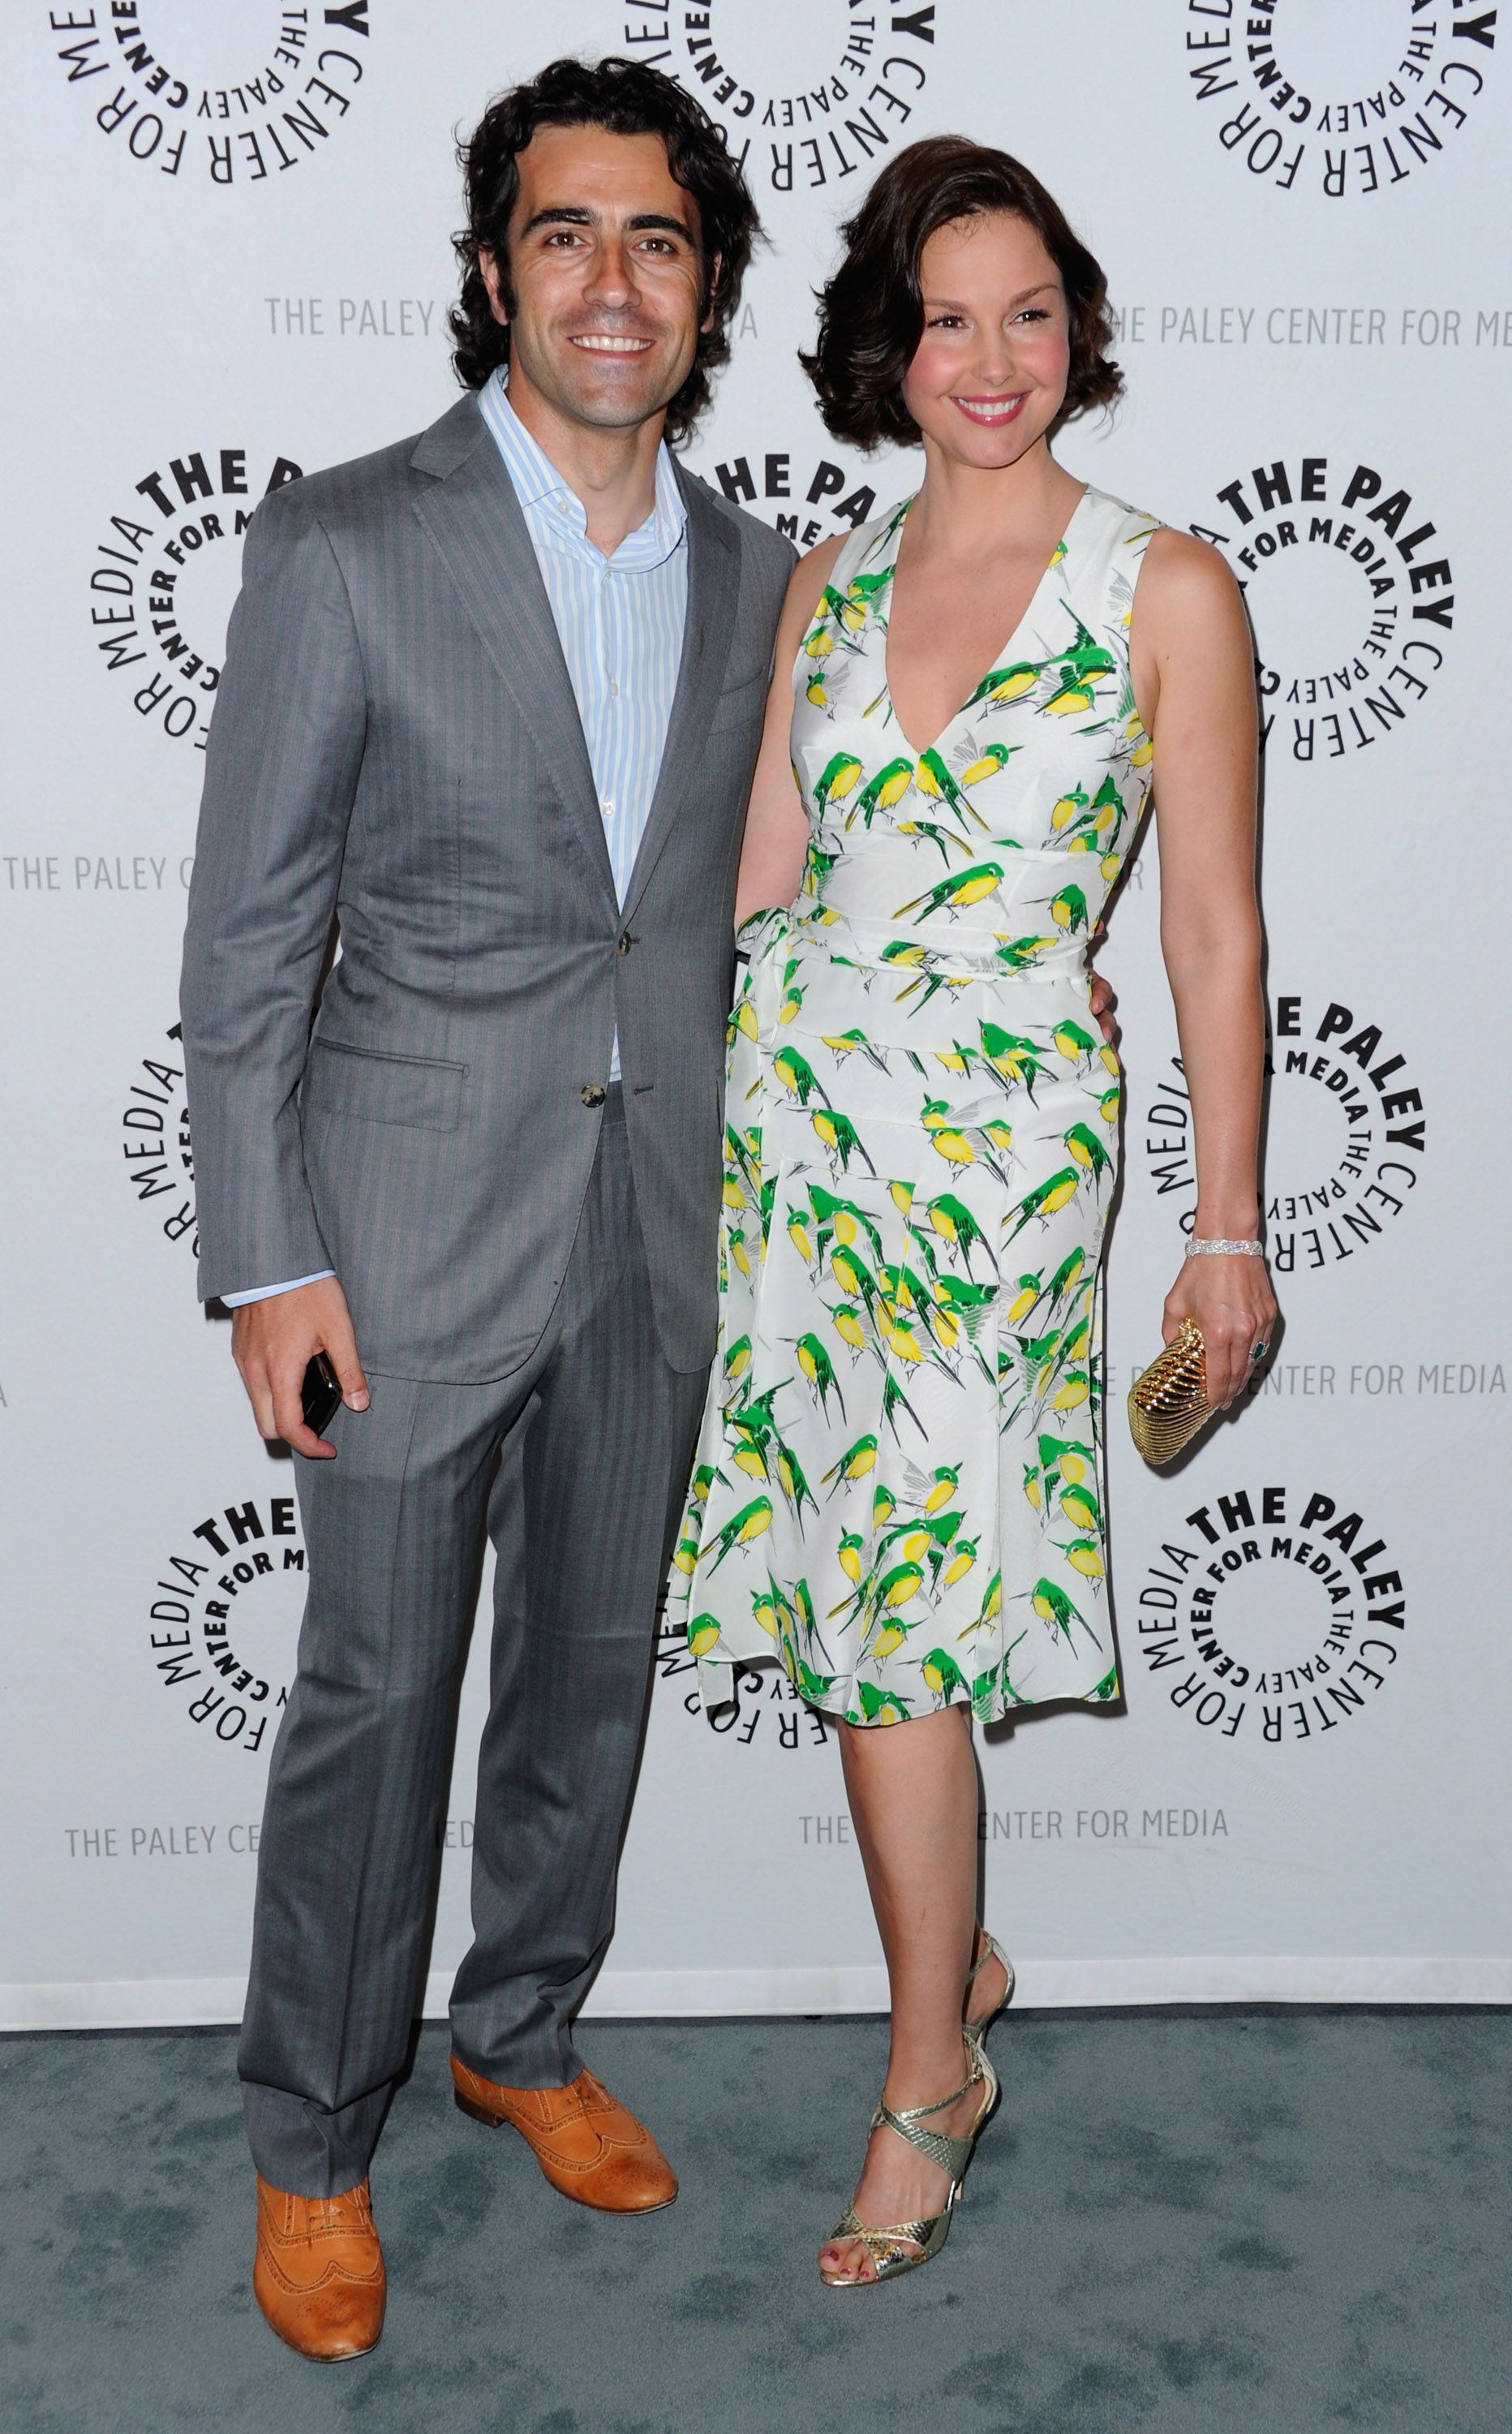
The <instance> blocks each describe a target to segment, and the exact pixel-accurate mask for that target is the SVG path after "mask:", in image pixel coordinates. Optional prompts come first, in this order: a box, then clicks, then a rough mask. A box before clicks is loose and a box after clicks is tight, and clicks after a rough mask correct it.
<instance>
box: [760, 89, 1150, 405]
mask: <svg viewBox="0 0 1512 2434" xmlns="http://www.w3.org/2000/svg"><path fill="white" fill-rule="evenodd" d="M989 212H1013V213H1016V214H1017V215H1018V217H1019V218H1020V219H1025V220H1028V223H1029V226H1030V227H1031V228H1032V229H1035V230H1036V231H1038V233H1039V236H1040V238H1041V240H1042V242H1043V244H1044V246H1045V251H1046V253H1048V254H1049V256H1050V258H1051V260H1052V261H1053V262H1054V264H1055V266H1056V268H1057V269H1058V270H1059V272H1060V274H1061V278H1062V284H1063V285H1064V288H1065V299H1066V303H1067V306H1068V307H1069V311H1070V319H1071V377H1070V379H1069V381H1068V382H1067V385H1066V393H1065V403H1064V405H1063V406H1062V409H1061V412H1060V414H1059V416H1058V417H1057V420H1056V427H1057V429H1059V428H1060V426H1061V424H1062V423H1063V422H1065V421H1068V420H1070V418H1071V416H1073V415H1075V414H1084V413H1086V411H1087V410H1088V408H1089V407H1091V406H1095V405H1110V404H1111V403H1113V399H1114V398H1115V397H1117V396H1118V394H1119V392H1120V391H1121V389H1122V388H1123V386H1124V376H1123V374H1122V372H1121V371H1120V370H1119V369H1118V367H1117V365H1116V364H1115V363H1114V362H1113V359H1112V357H1111V356H1110V355H1109V352H1108V350H1109V348H1110V346H1111V345H1112V344H1113V317H1112V315H1111V314H1110V313H1109V310H1108V283H1107V281H1106V279H1105V278H1104V277H1103V274H1102V269H1101V266H1099V264H1098V263H1097V262H1096V261H1095V260H1094V258H1093V256H1092V255H1091V254H1090V253H1089V252H1088V251H1087V249H1086V247H1085V246H1084V245H1082V244H1081V243H1080V241H1079V238H1078V237H1077V236H1076V235H1075V234H1074V233H1073V231H1072V230H1071V228H1070V226H1069V224H1068V222H1067V220H1066V217H1065V214H1064V213H1063V212H1062V209H1061V206H1060V204H1059V203H1058V202H1057V201H1056V200H1055V198H1054V197H1053V196H1052V195H1048V194H1046V192H1045V188H1044V187H1043V186H1042V185H1041V183H1040V181H1039V180H1038V178H1036V177H1035V176H1034V175H1033V173H1032V172H1031V171H1030V170H1028V169H1026V168H1025V166H1024V163H1022V161H1014V160H1012V159H1011V157H1010V156H1009V154H1008V153H1006V152H995V151H994V150H993V149H992V148H991V146H988V145H985V144H974V143H973V142H972V141H971V139H970V137H969V136H965V135H930V136H926V138H925V140H924V141H923V142H922V143H919V144H910V145H909V146H907V148H906V149H905V150H904V151H902V152H900V153H899V154H898V155H897V158H896V159H895V160H893V161H890V162H889V163H888V165H887V167H886V168H885V169H884V170H882V172H881V173H880V175H879V176H878V177H877V179H876V180H875V183H874V184H873V186H872V187H871V189H870V190H869V192H868V194H867V197H866V199H865V201H864V202H863V203H862V205H861V208H860V210H859V211H858V213H857V214H856V216H855V218H854V219H852V220H847V221H846V222H845V225H844V226H843V228H842V229H841V236H842V237H843V238H844V240H845V255H844V259H843V260H842V262H841V266H840V268H839V269H838V270H837V271H836V272H835V275H834V277H833V278H832V279H831V280H830V281H829V283H828V284H827V286H824V287H823V288H821V289H820V290H819V291H818V292H819V336H818V340H817V342H816V344H815V347H814V351H813V353H812V354H811V355H800V356H799V358H798V360H799V362H800V363H801V364H802V365H803V368H804V369H805V371H806V372H807V374H808V377H809V379H810V380H811V381H812V382H813V385H814V386H815V388H816V389H817V390H818V392H819V408H820V412H821V413H822V414H823V416H824V421H825V424H826V425H827V427H828V429H829V430H830V431H832V432H833V433H834V435H835V437H836V438H837V439H848V440H851V441H853V442H854V443H855V444H856V445H857V446H858V447H860V448H875V447H876V446H877V445H878V443H879V442H880V441H882V440H884V439H897V440H902V441H905V442H908V441H910V440H916V439H917V438H918V437H919V426H918V424H917V423H916V422H915V421H914V419H913V417H912V415H911V414H910V413H909V409H908V407H907V406H906V405H905V404H904V402H903V375H904V373H905V372H906V371H907V369H908V368H909V363H910V362H911V361H912V358H913V353H914V350H915V348H916V347H917V346H918V343H919V340H920V337H921V335H922V334H923V331H924V305H923V302H922V300H921V297H920V289H919V260H920V256H921V255H922V254H923V252H924V249H925V246H926V243H927V241H928V239H929V238H930V237H931V236H933V234H934V232H935V231H936V229H942V228H947V227H948V226H949V225H950V224H951V222H952V221H955V220H962V219H968V218H974V217H976V216H977V215H979V214H985V213H989Z"/></svg>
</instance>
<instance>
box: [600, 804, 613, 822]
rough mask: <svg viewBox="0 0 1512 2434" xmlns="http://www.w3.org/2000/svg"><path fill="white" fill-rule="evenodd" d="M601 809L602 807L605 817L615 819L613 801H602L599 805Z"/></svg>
mask: <svg viewBox="0 0 1512 2434" xmlns="http://www.w3.org/2000/svg"><path fill="white" fill-rule="evenodd" d="M599 809H600V811H601V812H602V813H603V816H604V818H605V819H606V820H612V819H613V817H614V805H613V804H612V803H601V804H600V805H599Z"/></svg>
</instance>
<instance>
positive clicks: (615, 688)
mask: <svg viewBox="0 0 1512 2434" xmlns="http://www.w3.org/2000/svg"><path fill="white" fill-rule="evenodd" d="M619 691H620V687H619V685H618V684H617V683H616V681H615V679H614V677H610V678H609V692H610V694H611V695H617V694H619Z"/></svg>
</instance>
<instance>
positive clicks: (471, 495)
mask: <svg viewBox="0 0 1512 2434" xmlns="http://www.w3.org/2000/svg"><path fill="white" fill-rule="evenodd" d="M410 461H411V463H412V464H413V465H415V466H416V467H417V469H418V470H419V471H421V472H424V473H432V474H434V475H435V476H436V477H437V478H436V479H435V480H434V481H433V482H432V483H431V484H430V485H429V486H428V487H427V488H426V489H423V490H422V491H421V492H420V494H419V495H418V497H417V498H416V501H415V512H416V515H417V516H418V518H419V520H420V522H421V523H422V524H423V525H424V527H425V529H426V531H427V532H428V533H429V535H430V537H431V540H432V541H433V544H434V546H435V549H436V551H437V553H438V554H439V556H440V558H441V561H442V563H443V565H444V566H445V567H446V570H447V572H448V574H450V577H451V580H452V582H453V583H454V584H455V585H456V588H457V591H458V592H459V594H460V596H461V599H462V605H463V607H464V609H466V610H467V617H468V619H469V621H470V623H471V625H472V626H473V627H474V629H475V631H476V633H477V635H478V639H479V641H480V642H481V643H482V644H483V646H484V650H485V651H486V652H487V654H488V657H489V659H490V660H492V662H493V664H494V667H495V669H496V670H497V671H498V674H499V677H500V680H501V683H502V684H503V686H504V689H505V691H506V692H507V693H508V694H509V696H510V698H511V700H512V701H513V702H514V705H515V708H516V710H517V711H518V713H519V716H520V718H521V719H522V720H523V722H524V724H525V726H526V727H527V728H529V730H530V732H531V734H532V736H533V737H534V739H535V746H536V748H537V750H538V751H539V753H540V756H541V759H542V761H543V763H545V766H546V770H547V773H548V776H549V777H550V780H551V782H552V786H553V787H554V789H555V791H556V794H557V796H558V797H559V799H560V800H561V803H562V805H563V808H564V810H565V811H566V812H567V813H568V814H569V817H570V818H571V819H572V820H573V822H574V823H575V825H576V827H577V830H578V832H579V836H580V839H581V842H582V844H583V846H584V848H585V850H586V854H587V857H588V863H589V866H590V867H591V869H592V870H593V872H594V874H595V877H596V878H597V879H598V880H599V881H600V882H601V883H602V884H603V888H604V890H605V891H606V892H607V894H608V897H609V899H610V901H611V903H613V902H614V900H615V884H614V873H613V870H612V869H611V867H610V863H609V848H608V846H607V844H606V843H605V841H604V834H603V817H602V815H601V814H600V811H599V799H598V793H597V790H596V788H595V786H594V783H593V770H592V766H591V764H590V763H589V760H588V747H587V744H586V740H585V738H584V733H583V722H582V720H581V719H580V717H579V716H578V709H577V702H576V700H575V698H574V695H573V692H572V679H571V677H570V676H569V673H568V666H567V660H566V659H565V657H564V656H563V652H562V645H561V642H560V639H559V638H558V635H557V631H556V620H555V619H554V617H553V616H552V604H551V602H550V601H549V600H548V598H547V596H546V586H545V584H544V583H543V582H542V580H541V571H540V567H539V565H538V563H537V561H536V557H535V546H534V544H533V542H532V540H531V537H530V533H529V531H528V529H527V527H526V523H525V518H524V514H523V511H522V510H521V507H520V504H519V500H518V496H517V495H516V491H515V486H514V483H513V482H512V481H511V480H510V478H509V474H508V471H507V470H506V469H505V466H504V464H503V462H502V459H501V456H500V454H499V451H498V449H497V448H496V447H495V445H494V441H493V437H492V434H491V433H490V432H489V429H488V426H487V424H486V423H485V422H484V420H483V417H482V415H481V414H480V413H479V411H478V406H477V402H476V400H475V399H473V398H471V397H467V398H463V399H461V400H460V401H459V402H458V403H457V404H456V405H454V406H452V407H451V409H450V412H449V413H447V414H444V415H443V416H442V418H441V420H440V421H439V422H436V423H433V425H432V427H431V429H430V430H429V431H427V432H426V433H424V435H423V436H422V437H421V439H420V441H419V443H418V445H417V446H416V449H415V451H414V454H413V455H412V457H411V460H410ZM689 594H690V596H689V603H688V606H689V623H691V609H692V601H691V584H690V586H689ZM686 659H687V653H686V646H685V653H684V660H685V666H686ZM674 716H675V713H674ZM670 741H671V739H670V737H669V743H670Z"/></svg>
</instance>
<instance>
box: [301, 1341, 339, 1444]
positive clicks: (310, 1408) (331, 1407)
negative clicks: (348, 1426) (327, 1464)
mask: <svg viewBox="0 0 1512 2434" xmlns="http://www.w3.org/2000/svg"><path fill="white" fill-rule="evenodd" d="M299 1400H300V1403H301V1405H302V1406H303V1410H304V1424H305V1427H306V1428H307V1429H314V1432H315V1434H316V1436H317V1437H322V1436H324V1435H325V1432H326V1431H327V1429H329V1428H330V1426H331V1421H332V1420H333V1419H334V1418H335V1416H336V1414H337V1413H338V1412H339V1411H340V1409H341V1381H340V1380H339V1379H338V1378H337V1376H336V1373H335V1371H334V1369H332V1367H331V1363H330V1362H329V1361H328V1360H327V1358H326V1356H325V1354H324V1353H323V1352H317V1353H316V1354H315V1355H314V1359H313V1360H312V1361H311V1362H310V1363H309V1365H308V1367H307V1368H306V1370H305V1373H304V1384H303V1385H302V1386H301V1387H300V1389H299Z"/></svg>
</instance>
